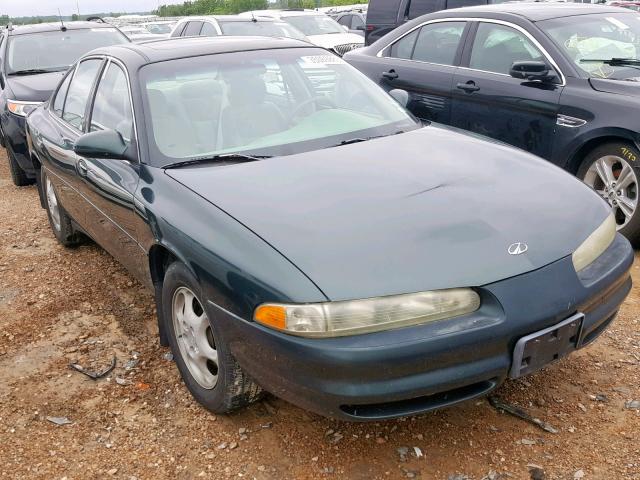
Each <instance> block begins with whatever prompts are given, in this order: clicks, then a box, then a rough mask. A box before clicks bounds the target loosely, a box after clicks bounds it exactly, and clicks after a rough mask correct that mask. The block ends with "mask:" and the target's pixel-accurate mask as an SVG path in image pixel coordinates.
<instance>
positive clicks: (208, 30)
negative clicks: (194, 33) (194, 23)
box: [200, 22, 218, 37]
mask: <svg viewBox="0 0 640 480" xmlns="http://www.w3.org/2000/svg"><path fill="white" fill-rule="evenodd" d="M200 35H202V36H204V37H217V36H218V31H217V30H216V27H214V26H213V24H211V23H209V22H204V25H202V30H200Z"/></svg>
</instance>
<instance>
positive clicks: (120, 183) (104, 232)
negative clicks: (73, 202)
mask: <svg viewBox="0 0 640 480" xmlns="http://www.w3.org/2000/svg"><path fill="white" fill-rule="evenodd" d="M87 123H88V128H87V130H88V131H89V132H95V131H100V130H107V129H109V130H115V131H117V132H118V133H120V135H121V136H122V138H123V139H124V141H125V143H127V145H128V146H129V147H128V148H130V149H131V151H132V152H137V140H136V134H135V127H134V117H133V109H132V104H131V95H130V87H129V81H128V77H127V74H126V71H125V69H124V67H123V66H121V65H120V64H119V63H117V62H116V61H114V60H110V61H109V62H108V63H107V65H106V67H105V68H104V71H103V73H102V75H101V77H100V80H99V82H98V84H97V86H96V88H95V96H94V99H93V103H92V107H91V110H90V116H89V121H88V122H87ZM135 156H137V154H136V155H135ZM78 167H79V168H78V170H79V172H80V178H81V180H82V181H81V184H80V193H81V194H82V195H83V196H84V197H85V198H86V199H87V200H88V202H89V203H90V205H91V208H90V209H88V210H87V230H88V233H89V234H90V235H91V236H92V237H93V238H94V239H95V240H96V241H97V242H98V243H99V244H100V245H101V246H102V247H103V248H104V249H105V250H107V251H108V252H109V253H110V254H111V255H112V256H113V257H115V258H116V259H117V260H118V261H120V262H121V263H122V264H123V265H124V266H125V267H127V268H128V269H129V270H130V271H131V272H132V273H134V274H136V275H137V276H138V277H139V278H143V276H141V272H143V271H144V267H145V266H146V262H145V253H144V251H143V250H142V248H141V247H140V246H139V245H138V242H137V240H136V238H137V234H136V230H137V226H138V224H139V222H138V218H137V217H136V214H135V210H134V192H135V190H136V187H137V185H138V180H139V164H138V162H137V161H128V160H112V159H97V158H87V157H80V160H79V161H78Z"/></svg>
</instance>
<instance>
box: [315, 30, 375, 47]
mask: <svg viewBox="0 0 640 480" xmlns="http://www.w3.org/2000/svg"><path fill="white" fill-rule="evenodd" d="M307 39H308V40H309V41H310V42H311V43H313V44H314V45H318V46H319V47H322V48H333V47H335V46H336V45H345V44H349V43H359V44H361V45H363V46H364V38H362V37H361V36H360V35H356V34H354V33H346V32H345V33H331V34H327V35H307Z"/></svg>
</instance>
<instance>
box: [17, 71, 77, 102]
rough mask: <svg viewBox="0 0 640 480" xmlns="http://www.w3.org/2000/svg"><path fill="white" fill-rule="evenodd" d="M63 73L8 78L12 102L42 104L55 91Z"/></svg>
mask: <svg viewBox="0 0 640 480" xmlns="http://www.w3.org/2000/svg"><path fill="white" fill-rule="evenodd" d="M64 74H65V72H51V73H41V74H38V75H20V76H9V77H7V78H8V81H7V83H8V84H9V88H10V89H11V92H12V98H13V100H22V101H25V102H44V101H45V100H48V99H49V97H50V96H51V93H53V91H54V90H55V89H56V87H57V86H58V83H59V82H60V80H61V79H62V77H63V76H64Z"/></svg>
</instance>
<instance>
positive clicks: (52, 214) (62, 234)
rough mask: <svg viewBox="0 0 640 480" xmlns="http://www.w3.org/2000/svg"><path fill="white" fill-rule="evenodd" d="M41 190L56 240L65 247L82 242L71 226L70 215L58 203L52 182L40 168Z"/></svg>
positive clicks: (80, 236) (79, 235)
mask: <svg viewBox="0 0 640 480" xmlns="http://www.w3.org/2000/svg"><path fill="white" fill-rule="evenodd" d="M42 191H43V192H44V204H45V209H46V210H47V216H48V217H49V225H51V230H53V234H54V235H55V237H56V238H57V239H58V241H59V242H60V243H61V244H62V245H64V246H65V247H74V246H76V245H78V244H80V243H82V235H81V234H80V233H78V232H77V231H76V230H75V229H74V228H73V224H72V223H71V217H69V215H68V214H67V212H66V211H65V209H64V208H63V207H62V205H61V204H60V201H59V200H58V196H57V194H56V191H55V189H54V187H53V183H51V180H50V179H49V176H48V175H47V174H46V172H45V171H44V170H42Z"/></svg>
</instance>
